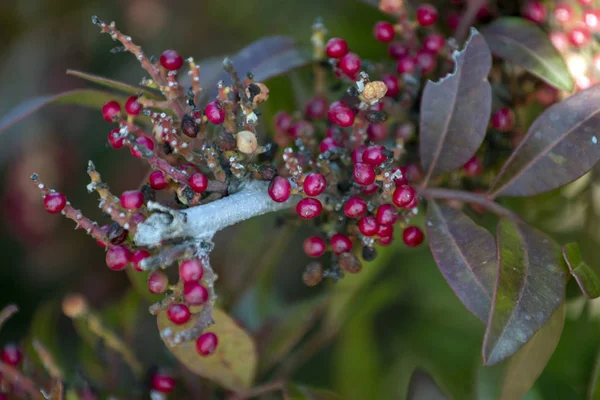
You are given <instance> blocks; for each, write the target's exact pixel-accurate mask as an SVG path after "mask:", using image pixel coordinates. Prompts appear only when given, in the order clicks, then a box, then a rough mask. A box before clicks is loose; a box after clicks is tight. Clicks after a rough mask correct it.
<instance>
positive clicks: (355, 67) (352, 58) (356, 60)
mask: <svg viewBox="0 0 600 400" xmlns="http://www.w3.org/2000/svg"><path fill="white" fill-rule="evenodd" d="M339 67H340V69H341V70H342V72H343V73H344V74H346V75H347V76H348V77H350V78H354V76H355V75H356V74H357V73H358V71H360V57H359V56H358V55H357V54H356V53H352V52H350V53H347V54H346V55H344V56H342V58H340V63H339Z"/></svg>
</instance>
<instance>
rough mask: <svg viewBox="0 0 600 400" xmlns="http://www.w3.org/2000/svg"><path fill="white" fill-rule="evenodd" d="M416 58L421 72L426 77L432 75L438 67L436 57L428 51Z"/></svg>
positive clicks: (420, 53) (421, 52)
mask: <svg viewBox="0 0 600 400" xmlns="http://www.w3.org/2000/svg"><path fill="white" fill-rule="evenodd" d="M415 58H416V60H417V64H418V65H419V67H420V68H421V72H422V73H423V74H425V75H427V74H430V73H432V72H433V71H434V70H435V67H436V66H437V59H436V55H435V54H433V53H430V52H428V51H424V50H421V51H420V52H419V53H418V54H417V56H416V57H415Z"/></svg>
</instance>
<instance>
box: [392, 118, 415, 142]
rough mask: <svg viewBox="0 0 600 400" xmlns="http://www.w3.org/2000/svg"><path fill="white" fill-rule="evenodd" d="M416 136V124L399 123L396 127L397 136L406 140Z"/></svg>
mask: <svg viewBox="0 0 600 400" xmlns="http://www.w3.org/2000/svg"><path fill="white" fill-rule="evenodd" d="M414 136H415V126H414V125H413V124H411V123H410V122H405V123H403V124H400V125H398V127H397V128H396V137H397V138H398V139H402V140H405V141H408V140H411V139H412V138H413V137H414Z"/></svg>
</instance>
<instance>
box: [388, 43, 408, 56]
mask: <svg viewBox="0 0 600 400" xmlns="http://www.w3.org/2000/svg"><path fill="white" fill-rule="evenodd" d="M388 54H389V55H390V56H392V57H393V58H400V57H404V56H406V55H408V47H406V46H405V45H404V43H402V42H394V43H390V45H389V46H388Z"/></svg>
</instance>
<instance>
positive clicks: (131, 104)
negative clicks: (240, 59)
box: [125, 96, 143, 115]
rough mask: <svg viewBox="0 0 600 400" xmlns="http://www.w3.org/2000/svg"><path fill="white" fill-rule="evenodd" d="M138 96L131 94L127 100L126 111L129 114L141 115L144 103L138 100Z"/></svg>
mask: <svg viewBox="0 0 600 400" xmlns="http://www.w3.org/2000/svg"><path fill="white" fill-rule="evenodd" d="M137 99H138V97H137V96H131V97H128V98H127V101H125V112H126V113H127V114H128V115H139V114H140V113H141V112H142V108H143V107H142V105H141V104H140V103H139V102H138V101H137Z"/></svg>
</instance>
